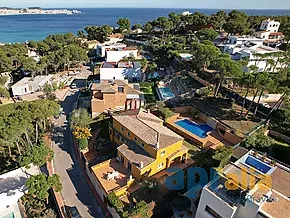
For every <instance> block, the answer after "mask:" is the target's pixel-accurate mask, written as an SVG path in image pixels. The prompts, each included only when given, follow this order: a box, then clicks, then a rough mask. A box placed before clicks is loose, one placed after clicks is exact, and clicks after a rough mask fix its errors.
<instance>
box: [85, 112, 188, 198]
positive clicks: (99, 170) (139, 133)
mask: <svg viewBox="0 0 290 218" xmlns="http://www.w3.org/2000/svg"><path fill="white" fill-rule="evenodd" d="M110 137H111V141H112V142H114V143H115V144H116V147H117V150H118V154H117V158H113V159H110V160H108V161H105V162H102V163H100V164H98V165H95V166H93V167H92V168H91V172H92V176H93V180H94V181H93V183H94V185H95V187H96V190H97V192H98V193H99V195H100V196H101V198H102V199H104V196H106V194H108V193H110V192H111V191H114V192H115V193H116V195H118V196H120V195H123V194H125V193H126V192H127V191H128V190H129V189H130V188H131V189H133V188H134V187H132V186H133V185H134V184H136V182H137V183H138V182H139V181H141V180H142V179H144V178H146V177H150V176H153V175H154V174H156V173H158V172H160V171H162V170H164V169H166V168H169V167H170V166H172V165H174V164H175V163H180V162H183V161H185V160H186V159H187V158H188V149H187V148H186V147H185V146H184V145H183V138H182V137H181V136H179V135H177V134H176V133H174V132H173V131H171V130H170V129H168V128H166V127H165V126H163V121H162V120H161V119H159V118H158V117H156V116H155V115H153V114H152V113H150V112H149V111H144V110H142V109H141V110H140V111H126V112H123V113H121V114H117V115H114V116H113V123H112V125H111V126H110ZM112 175H113V176H112ZM114 175H115V176H114ZM91 180H92V179H91ZM129 191H130V190H129Z"/></svg>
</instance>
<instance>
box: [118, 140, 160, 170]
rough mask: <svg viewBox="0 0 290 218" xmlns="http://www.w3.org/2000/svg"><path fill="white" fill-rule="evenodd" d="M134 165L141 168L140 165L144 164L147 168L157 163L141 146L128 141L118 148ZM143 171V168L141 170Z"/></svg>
mask: <svg viewBox="0 0 290 218" xmlns="http://www.w3.org/2000/svg"><path fill="white" fill-rule="evenodd" d="M117 149H118V150H119V151H120V152H121V153H122V154H123V155H124V156H125V157H126V158H127V159H128V160H129V161H130V163H132V164H135V166H136V167H138V168H140V163H141V162H143V164H144V165H143V167H146V166H148V165H150V164H151V163H153V162H154V161H155V159H154V158H152V157H151V156H150V155H149V154H148V153H147V152H146V151H145V150H144V149H143V148H141V147H140V145H137V144H136V143H135V142H134V141H126V143H124V144H122V145H121V146H119V147H118V148H117ZM140 169H141V168H140Z"/></svg>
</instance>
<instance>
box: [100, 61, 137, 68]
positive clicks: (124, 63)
mask: <svg viewBox="0 0 290 218" xmlns="http://www.w3.org/2000/svg"><path fill="white" fill-rule="evenodd" d="M101 68H134V69H137V68H141V64H140V62H138V61H119V62H117V63H116V62H103V63H102V65H101Z"/></svg>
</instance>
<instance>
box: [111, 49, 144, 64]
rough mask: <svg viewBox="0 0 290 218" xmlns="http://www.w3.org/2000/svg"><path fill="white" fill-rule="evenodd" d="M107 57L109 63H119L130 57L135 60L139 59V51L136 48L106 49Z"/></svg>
mask: <svg viewBox="0 0 290 218" xmlns="http://www.w3.org/2000/svg"><path fill="white" fill-rule="evenodd" d="M105 56H106V60H107V62H118V61H120V60H122V59H124V58H129V57H132V58H133V59H135V58H137V57H138V50H137V49H136V48H134V47H124V48H106V55H105Z"/></svg>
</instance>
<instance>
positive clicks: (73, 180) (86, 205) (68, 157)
mask: <svg viewBox="0 0 290 218" xmlns="http://www.w3.org/2000/svg"><path fill="white" fill-rule="evenodd" d="M76 100H77V95H76V91H74V92H73V91H70V92H69V93H68V95H67V97H66V99H65V100H64V101H63V103H62V108H63V114H62V115H61V116H60V117H59V118H58V119H57V120H56V122H55V125H54V126H55V128H54V135H53V150H54V168H55V172H56V173H57V174H59V175H60V178H61V182H62V186H63V189H62V195H63V197H64V199H65V205H67V206H76V207H77V208H78V210H79V212H80V214H81V216H82V217H83V218H90V217H97V218H103V217H105V215H104V214H103V212H102V210H101V208H100V206H99V205H98V203H97V202H96V200H95V198H94V196H93V195H92V193H91V192H90V189H89V187H88V185H87V183H86V181H85V179H84V176H83V172H82V169H81V168H80V167H79V165H78V161H77V159H76V156H75V153H74V148H73V144H72V135H71V131H70V128H69V125H68V117H69V114H70V112H71V111H72V110H73V106H74V103H75V102H76Z"/></svg>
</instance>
